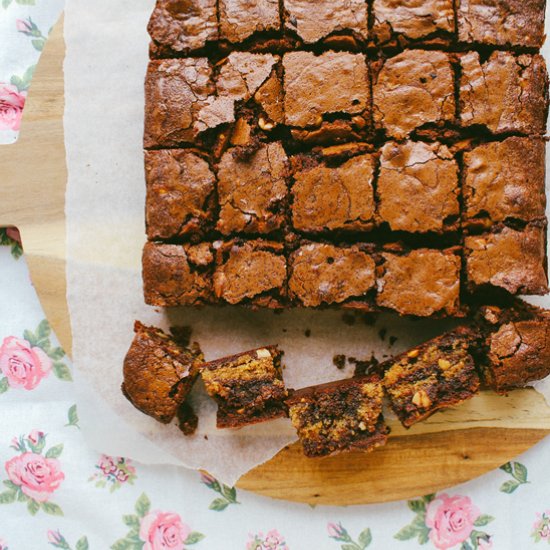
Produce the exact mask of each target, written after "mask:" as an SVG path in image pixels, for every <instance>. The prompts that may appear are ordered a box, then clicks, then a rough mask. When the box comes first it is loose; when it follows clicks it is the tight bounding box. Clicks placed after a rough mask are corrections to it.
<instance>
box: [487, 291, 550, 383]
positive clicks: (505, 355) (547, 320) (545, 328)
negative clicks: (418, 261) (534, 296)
mask: <svg viewBox="0 0 550 550" xmlns="http://www.w3.org/2000/svg"><path fill="white" fill-rule="evenodd" d="M477 322H478V325H479V326H480V330H481V333H482V334H483V336H484V340H483V348H482V349H483V355H482V360H481V364H480V370H481V373H482V377H483V380H484V382H485V383H486V384H487V385H488V386H490V387H491V388H492V389H493V390H494V391H496V392H497V393H506V392H507V391H509V390H513V389H515V388H522V387H524V386H526V385H527V384H528V383H529V382H532V381H535V380H541V379H543V378H546V377H547V376H548V375H550V311H547V310H544V309H541V308H539V307H536V306H533V305H531V304H528V303H526V302H523V301H522V300H518V299H516V300H514V301H513V303H512V304H511V305H510V306H504V307H497V306H483V307H481V308H480V309H479V311H478V315H477Z"/></svg>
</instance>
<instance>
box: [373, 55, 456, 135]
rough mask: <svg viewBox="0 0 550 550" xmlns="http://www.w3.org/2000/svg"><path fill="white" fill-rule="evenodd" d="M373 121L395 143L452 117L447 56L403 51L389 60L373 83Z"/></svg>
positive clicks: (452, 108) (452, 81) (451, 91)
mask: <svg viewBox="0 0 550 550" xmlns="http://www.w3.org/2000/svg"><path fill="white" fill-rule="evenodd" d="M373 101H374V121H375V123H376V124H377V125H378V126H380V127H382V128H383V129H384V130H385V131H386V133H387V134H388V135H390V136H392V137H395V138H397V139H403V138H405V137H407V136H408V135H409V134H410V133H411V132H413V131H414V130H415V129H417V128H420V127H421V126H424V125H426V124H441V123H444V122H447V121H452V120H453V119H454V117H455V98H454V73H453V69H452V67H451V63H450V60H449V56H448V54H446V53H444V52H440V51H425V50H405V51H404V52H402V53H400V54H399V55H396V56H395V57H391V58H389V59H388V60H387V61H385V63H384V64H383V65H382V67H381V68H380V69H379V71H378V74H377V75H375V77H374V83H373Z"/></svg>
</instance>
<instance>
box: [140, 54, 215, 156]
mask: <svg viewBox="0 0 550 550" xmlns="http://www.w3.org/2000/svg"><path fill="white" fill-rule="evenodd" d="M214 92H215V87H214V83H213V81H212V69H211V67H210V64H209V62H208V59H206V58H202V57H199V58H188V59H163V60H157V61H150V62H149V67H148V69H147V75H146V77H145V134H144V147H146V148H152V147H174V146H178V145H180V144H182V143H193V142H194V140H195V138H196V137H197V136H198V135H199V133H200V130H199V129H198V128H197V121H198V115H199V112H200V110H201V109H202V108H204V107H205V106H207V105H208V98H209V97H210V96H212V95H213V94H214Z"/></svg>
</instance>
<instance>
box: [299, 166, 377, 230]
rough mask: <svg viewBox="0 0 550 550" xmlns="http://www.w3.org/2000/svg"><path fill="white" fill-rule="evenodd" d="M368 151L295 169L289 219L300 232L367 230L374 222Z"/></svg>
mask: <svg viewBox="0 0 550 550" xmlns="http://www.w3.org/2000/svg"><path fill="white" fill-rule="evenodd" d="M375 166H376V164H375V160H374V157H373V156H372V155H361V156H357V157H353V158H351V159H349V160H347V161H346V162H344V163H343V164H341V165H339V166H335V167H332V166H326V165H324V164H320V165H317V166H312V167H309V166H305V167H299V168H297V169H295V170H294V171H293V172H294V173H293V175H294V181H295V183H294V185H293V187H292V195H293V199H294V200H293V202H292V223H293V226H294V228H295V229H297V230H299V231H304V232H313V233H315V232H321V231H326V230H339V229H340V230H351V231H359V230H369V229H372V227H373V225H374V191H373V186H372V184H373V180H374V170H375Z"/></svg>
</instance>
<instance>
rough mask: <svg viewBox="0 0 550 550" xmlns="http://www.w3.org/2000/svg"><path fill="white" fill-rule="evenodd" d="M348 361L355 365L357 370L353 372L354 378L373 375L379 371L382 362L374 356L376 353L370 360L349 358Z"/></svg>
mask: <svg viewBox="0 0 550 550" xmlns="http://www.w3.org/2000/svg"><path fill="white" fill-rule="evenodd" d="M348 361H349V362H350V363H351V364H352V365H355V370H354V371H353V376H355V377H357V376H365V375H367V374H372V373H374V372H376V371H377V370H378V365H380V361H378V359H377V358H376V357H375V356H374V353H373V354H372V355H371V356H370V359H356V358H355V357H349V358H348Z"/></svg>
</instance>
